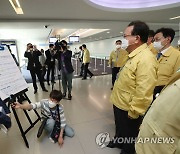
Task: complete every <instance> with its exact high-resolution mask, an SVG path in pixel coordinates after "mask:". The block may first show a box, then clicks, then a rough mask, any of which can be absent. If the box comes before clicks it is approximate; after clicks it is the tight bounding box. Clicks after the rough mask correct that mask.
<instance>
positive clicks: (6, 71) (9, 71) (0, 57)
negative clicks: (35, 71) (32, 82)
mask: <svg viewBox="0 0 180 154" xmlns="http://www.w3.org/2000/svg"><path fill="white" fill-rule="evenodd" d="M26 88H28V85H27V83H26V81H25V80H24V78H23V76H22V74H21V72H20V70H19V68H18V67H17V65H16V63H15V62H14V59H13V58H12V56H11V54H10V52H9V50H8V49H7V48H6V47H0V97H1V99H2V100H4V99H6V98H8V97H9V96H10V95H11V94H16V93H18V92H20V91H22V90H24V89H26Z"/></svg>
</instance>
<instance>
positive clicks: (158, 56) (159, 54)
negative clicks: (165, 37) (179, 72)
mask: <svg viewBox="0 0 180 154" xmlns="http://www.w3.org/2000/svg"><path fill="white" fill-rule="evenodd" d="M161 56H162V53H161V52H159V53H158V54H157V60H159V58H160V57H161Z"/></svg>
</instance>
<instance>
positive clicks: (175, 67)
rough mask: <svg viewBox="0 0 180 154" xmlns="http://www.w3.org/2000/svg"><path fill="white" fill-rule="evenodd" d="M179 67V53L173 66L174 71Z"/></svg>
mask: <svg viewBox="0 0 180 154" xmlns="http://www.w3.org/2000/svg"><path fill="white" fill-rule="evenodd" d="M179 68H180V54H179V56H178V57H177V61H176V64H175V66H174V73H175V72H177V70H178V69H179Z"/></svg>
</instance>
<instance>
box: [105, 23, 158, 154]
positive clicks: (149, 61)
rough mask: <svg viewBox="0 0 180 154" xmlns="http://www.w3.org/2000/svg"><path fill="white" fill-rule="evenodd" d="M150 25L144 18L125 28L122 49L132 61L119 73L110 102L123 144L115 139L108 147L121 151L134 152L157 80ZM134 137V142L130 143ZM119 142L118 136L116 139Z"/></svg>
mask: <svg viewBox="0 0 180 154" xmlns="http://www.w3.org/2000/svg"><path fill="white" fill-rule="evenodd" d="M148 32H149V27H148V26H147V25H146V24H145V23H144V22H141V21H134V22H131V23H130V24H129V25H128V27H127V28H126V29H125V31H124V39H123V40H122V48H124V49H126V50H127V51H128V53H129V55H128V57H129V60H128V61H127V63H126V64H125V66H124V67H123V69H122V70H121V71H120V73H119V77H118V79H117V80H116V82H115V84H114V88H113V91H112V94H111V98H110V101H111V102H112V103H113V109H114V116H115V125H116V134H115V138H114V139H117V138H120V140H121V141H122V139H123V141H124V142H123V143H121V144H117V143H115V142H114V141H115V140H114V141H111V142H110V143H109V145H108V147H115V146H118V147H120V148H121V149H122V151H121V154H134V152H135V148H134V144H135V142H133V140H135V138H136V137H137V135H138V132H139V126H140V124H141V122H142V116H143V115H144V113H145V112H146V110H147V109H148V107H149V105H150V103H151V101H152V96H153V90H154V87H155V83H156V80H157V61H156V59H155V56H154V55H153V53H152V52H151V51H150V50H149V48H148V46H147V44H146V42H147V39H148ZM128 138H130V139H131V142H126V141H127V139H128ZM116 141H118V139H117V140H116Z"/></svg>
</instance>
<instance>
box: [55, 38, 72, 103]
mask: <svg viewBox="0 0 180 154" xmlns="http://www.w3.org/2000/svg"><path fill="white" fill-rule="evenodd" d="M71 57H72V51H70V50H68V49H67V42H66V41H65V40H62V41H61V42H60V52H59V55H58V61H59V69H60V70H61V73H62V86H63V98H65V97H66V92H67V89H68V99H69V100H71V99H72V96H71V91H72V78H73V72H74V69H73V66H72V63H71Z"/></svg>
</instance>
